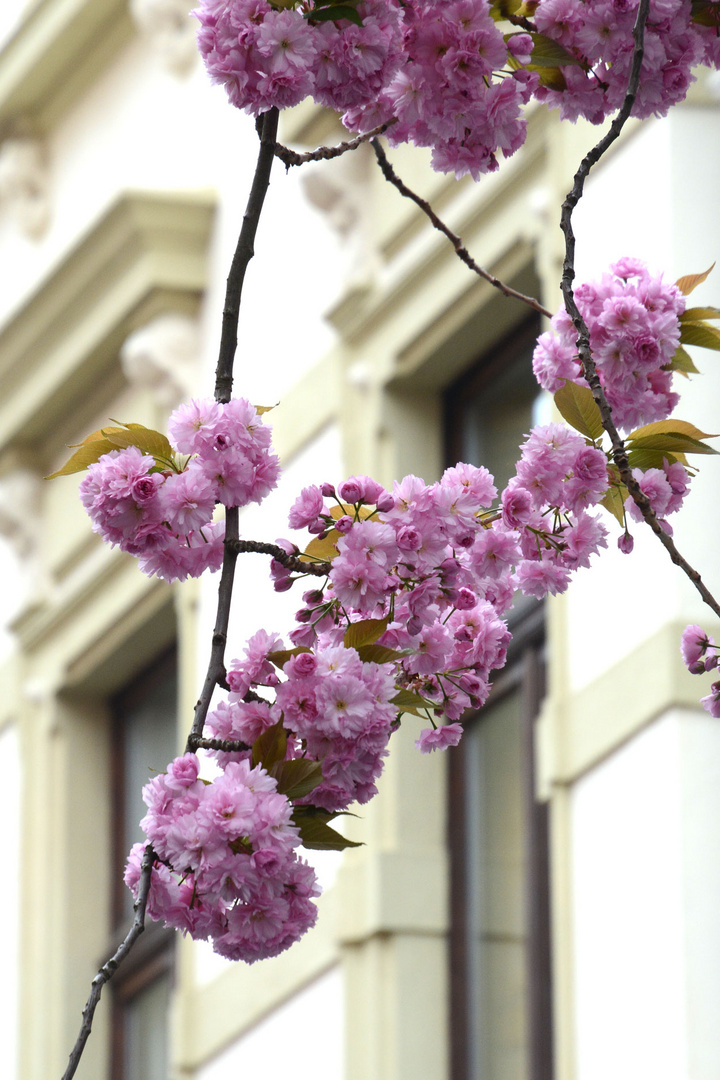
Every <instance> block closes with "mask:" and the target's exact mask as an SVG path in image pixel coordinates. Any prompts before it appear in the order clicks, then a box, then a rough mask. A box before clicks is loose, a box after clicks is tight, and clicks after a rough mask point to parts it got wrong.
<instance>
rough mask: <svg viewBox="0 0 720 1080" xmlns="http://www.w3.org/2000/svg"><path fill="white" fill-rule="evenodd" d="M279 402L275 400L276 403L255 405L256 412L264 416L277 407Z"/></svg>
mask: <svg viewBox="0 0 720 1080" xmlns="http://www.w3.org/2000/svg"><path fill="white" fill-rule="evenodd" d="M278 405H279V402H277V401H276V402H275V404H274V405H255V406H254V408H255V412H256V413H257V414H258V416H263V415H264V413H266V412H272V410H273V409H277V407H278Z"/></svg>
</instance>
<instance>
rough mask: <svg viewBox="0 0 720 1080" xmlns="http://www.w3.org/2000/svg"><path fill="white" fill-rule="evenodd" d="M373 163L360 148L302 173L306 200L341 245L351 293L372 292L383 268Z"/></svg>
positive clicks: (364, 148)
mask: <svg viewBox="0 0 720 1080" xmlns="http://www.w3.org/2000/svg"><path fill="white" fill-rule="evenodd" d="M374 161H375V157H374V155H373V153H372V150H371V149H370V148H369V147H367V146H361V147H359V149H357V150H355V151H353V153H351V154H343V155H342V157H338V158H333V159H332V160H330V161H323V162H322V163H320V167H317V166H316V167H314V168H310V169H308V170H307V171H303V175H302V187H303V191H304V192H305V195H306V197H307V199H308V200H309V202H310V203H311V204H312V205H313V206H314V207H315V208H316V209H318V210H320V211H321V212H322V213H323V214H324V215H325V218H326V220H327V223H328V225H329V226H330V228H331V229H333V230H334V231H335V232H336V233H337V234H338V236H339V237H340V240H341V241H342V244H343V247H344V250H345V255H346V265H345V273H344V278H345V285H346V290H348V291H357V290H365V289H368V288H370V286H371V285H372V284H373V282H374V280H375V278H376V277H377V274H378V272H379V270H380V267H381V265H382V260H381V256H380V252H379V250H378V248H377V245H376V243H375V240H374V237H375V230H374V228H373V222H372V201H371V199H370V198H369V192H370V177H371V169H372V168H373V167H374V165H373V163H374Z"/></svg>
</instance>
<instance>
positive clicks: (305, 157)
mask: <svg viewBox="0 0 720 1080" xmlns="http://www.w3.org/2000/svg"><path fill="white" fill-rule="evenodd" d="M394 123H396V121H395V120H394V119H393V120H388V121H387V122H386V123H384V124H378V126H377V127H376V128H373V129H372V131H366V132H364V133H363V134H362V135H356V136H355V138H354V139H348V140H347V142H341V143H338V144H337V146H318V148H317V150H308V151H306V153H304V154H298V153H296V152H295V150H291V149H290V147H289V146H283V145H282V143H276V144H275V157H278V158H280V160H281V161H282V163H283V165H284V166H285V168H286V169H290V168H291V167H292V166H293V165H306V164H307V162H308V161H330V160H331V158H336V157H340V155H341V154H346V153H347V152H348V150H357V148H358V146H362V144H363V143H366V142H370V140H371V139H374V138H375V137H376V136H377V135H382V133H383V131H387V129H388V128H389V127H390V125H391V124H394Z"/></svg>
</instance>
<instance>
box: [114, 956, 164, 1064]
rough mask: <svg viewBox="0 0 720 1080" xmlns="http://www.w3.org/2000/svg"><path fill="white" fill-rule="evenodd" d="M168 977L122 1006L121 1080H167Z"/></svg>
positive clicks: (159, 980)
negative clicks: (122, 1063)
mask: <svg viewBox="0 0 720 1080" xmlns="http://www.w3.org/2000/svg"><path fill="white" fill-rule="evenodd" d="M170 988H171V984H170V975H169V974H166V975H162V976H160V978H158V979H155V980H154V981H153V982H151V983H150V984H149V986H146V987H145V988H144V989H143V990H141V991H140V992H139V993H137V994H135V995H134V996H133V997H131V998H130V999H129V1001H128V1002H127V1004H126V1006H125V1017H124V1021H125V1031H124V1035H125V1055H124V1056H125V1060H124V1070H123V1080H167V1075H168V1067H167V1066H168V1025H167V1016H168V1009H169V1007H170Z"/></svg>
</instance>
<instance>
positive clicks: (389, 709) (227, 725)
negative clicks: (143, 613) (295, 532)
mask: <svg viewBox="0 0 720 1080" xmlns="http://www.w3.org/2000/svg"><path fill="white" fill-rule="evenodd" d="M282 649H283V644H282V642H281V640H280V639H279V638H278V637H276V636H275V635H268V634H266V633H265V631H259V632H258V633H257V634H255V635H253V637H252V638H251V639H250V640H249V642H248V643H247V646H246V649H245V658H244V659H243V660H233V662H232V664H231V667H230V671H229V672H228V683H229V685H230V687H231V693H230V694H229V695H228V697H227V699H226V700H224V701H222V702H220V703H219V704H218V706H217V707H216V708H215V709H213V710H212V711H211V712H210V713H208V717H207V726H208V729H209V731H210V732H211V733H212V734H213V736H214V737H216V738H219V739H223V740H232V741H233V742H238V741H239V742H243V743H245V744H247V745H248V747H249V746H251V745H252V743H254V741H255V740H256V739H257V738H259V736H260V735H261V734H262V733H263V731H266V730H267V729H268V728H269V727H271V726H272V725H273V724H275V723H277V722H278V721H282V724H283V726H284V728H285V731H286V733H287V736H288V743H287V747H288V750H287V756H288V758H294V757H297V756H302V757H303V758H306V759H310V760H313V761H320V762H322V776H323V778H322V782H321V783H320V784H319V785H318V786H316V787H315V788H314V789H313V791H312V792H311V794H310V795H309V796H308V797H307V801H309V802H311V803H312V805H313V806H319V807H322V808H323V809H324V810H328V811H331V812H336V811H340V810H344V809H346V808H347V806H348V805H349V804H350V803H351V802H359V803H365V802H367V801H368V800H369V799H370V798H372V796H373V795H374V794H375V793H376V790H377V789H376V787H375V781H376V779H377V778H378V776H379V775H380V773H381V771H382V767H383V759H384V758H385V756H386V753H387V744H388V740H389V738H390V734H391V731H392V729H393V725H394V724H395V722H396V719H397V706H395V705H393V704H392V699H393V697H394V696H395V695H396V694H397V688H396V686H395V672H394V668H393V666H392V665H391V664H378V663H375V662H373V661H366V662H363V661H362V660H361V659H360V656H359V654H358V652H357V650H356V649H354V648H352V647H348V646H345V645H344V644H343V633H342V632H341V630H336V631H335V632H333V633H329V634H328V633H321V634H319V635H318V636H317V638H316V640H315V641H314V649H313V650H310V649H307V648H304V649H300V650H296V651H295V654H294V655H291V654H287V655H285V656H284V657H283V660H282V670H283V678H282V680H281V679H280V678H279V677H278V675H277V673H276V668H275V666H274V665H273V664H272V663H271V662H270V661H269V660H268V656H269V655H270V654H271V653H274V652H279V651H281V650H282ZM267 687H272V688H273V690H274V694H275V700H274V701H273V702H270V701H269V700H257V699H256V698H257V696H259V695H256V696H255V697H254V698H251V699H250V700H246V697H247V693H248V690H252V691H253V694H255V690H256V689H261V688H267ZM248 753H249V751H246V752H242V751H240V752H237V753H230V754H227V753H226V752H224V751H220V752H219V753H218V759H219V760H220V761H221V762H225V761H228V760H240V759H241V758H242V757H243V756H246V755H247V754H248Z"/></svg>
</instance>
